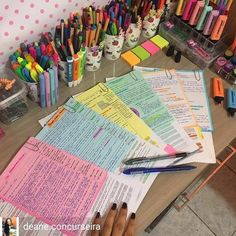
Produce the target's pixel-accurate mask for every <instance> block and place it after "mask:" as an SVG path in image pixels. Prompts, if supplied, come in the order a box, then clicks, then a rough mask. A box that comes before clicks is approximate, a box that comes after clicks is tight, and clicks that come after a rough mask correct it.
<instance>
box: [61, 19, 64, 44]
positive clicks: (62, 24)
mask: <svg viewBox="0 0 236 236" xmlns="http://www.w3.org/2000/svg"><path fill="white" fill-rule="evenodd" d="M61 45H64V20H63V19H62V20H61Z"/></svg>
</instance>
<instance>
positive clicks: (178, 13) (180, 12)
mask: <svg viewBox="0 0 236 236" xmlns="http://www.w3.org/2000/svg"><path fill="white" fill-rule="evenodd" d="M186 3H187V0H179V2H178V6H177V9H176V13H175V14H176V16H182V15H183V12H184V9H185V6H186Z"/></svg>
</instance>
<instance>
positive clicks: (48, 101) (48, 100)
mask: <svg viewBox="0 0 236 236" xmlns="http://www.w3.org/2000/svg"><path fill="white" fill-rule="evenodd" d="M43 75H44V78H45V91H46V105H47V107H50V106H51V95H50V77H49V73H48V72H47V71H44V73H43Z"/></svg>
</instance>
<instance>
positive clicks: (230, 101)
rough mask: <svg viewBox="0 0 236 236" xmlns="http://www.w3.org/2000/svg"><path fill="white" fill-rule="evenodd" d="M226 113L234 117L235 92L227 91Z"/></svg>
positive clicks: (235, 109) (235, 110)
mask: <svg viewBox="0 0 236 236" xmlns="http://www.w3.org/2000/svg"><path fill="white" fill-rule="evenodd" d="M227 111H228V112H229V114H230V116H234V113H235V112H236V90H233V89H228V90H227Z"/></svg>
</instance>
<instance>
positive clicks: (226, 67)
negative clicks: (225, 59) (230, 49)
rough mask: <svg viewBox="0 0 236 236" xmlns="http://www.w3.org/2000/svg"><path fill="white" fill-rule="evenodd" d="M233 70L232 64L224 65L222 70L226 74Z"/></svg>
mask: <svg viewBox="0 0 236 236" xmlns="http://www.w3.org/2000/svg"><path fill="white" fill-rule="evenodd" d="M233 69H234V66H233V64H232V63H231V62H229V63H227V64H225V66H224V70H225V71H226V72H227V73H229V72H231V71H232V70H233Z"/></svg>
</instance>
